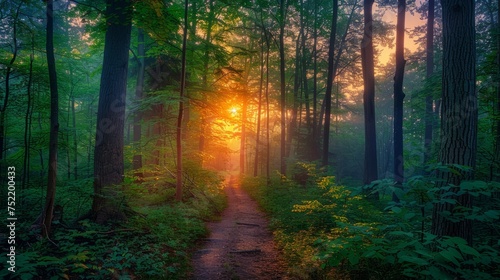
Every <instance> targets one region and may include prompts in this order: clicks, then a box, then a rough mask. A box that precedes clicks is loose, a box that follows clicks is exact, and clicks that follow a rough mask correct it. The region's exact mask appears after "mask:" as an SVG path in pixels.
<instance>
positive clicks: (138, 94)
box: [132, 28, 146, 178]
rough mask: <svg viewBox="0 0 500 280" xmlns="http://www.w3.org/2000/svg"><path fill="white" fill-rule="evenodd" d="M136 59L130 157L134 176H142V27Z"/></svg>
mask: <svg viewBox="0 0 500 280" xmlns="http://www.w3.org/2000/svg"><path fill="white" fill-rule="evenodd" d="M137 55H138V58H137V61H138V66H139V69H138V70H137V83H136V86H135V102H136V103H137V104H136V105H137V107H136V111H135V114H134V146H135V149H134V150H135V155H134V158H133V159H132V165H133V166H132V167H133V169H134V170H135V176H136V177H138V178H141V177H142V176H143V174H142V172H141V171H140V170H141V168H142V151H141V144H140V141H141V136H142V127H141V121H142V112H141V110H140V109H139V106H138V105H139V104H138V103H139V102H140V101H141V99H142V95H143V91H144V70H145V55H146V52H145V48H144V31H143V30H142V28H139V29H138V30H137Z"/></svg>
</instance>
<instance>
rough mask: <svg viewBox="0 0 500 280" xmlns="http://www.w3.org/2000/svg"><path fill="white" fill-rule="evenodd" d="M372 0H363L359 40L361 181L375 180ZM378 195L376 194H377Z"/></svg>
mask: <svg viewBox="0 0 500 280" xmlns="http://www.w3.org/2000/svg"><path fill="white" fill-rule="evenodd" d="M372 8H373V0H364V3H363V10H364V34H363V40H362V41H361V64H362V68H363V86H364V89H363V108H364V118H365V160H364V178H363V183H364V184H369V183H370V182H372V181H375V180H377V178H378V174H377V170H378V167H377V133H376V129H375V70H374V61H373V60H374V59H373V16H372ZM377 197H378V195H377Z"/></svg>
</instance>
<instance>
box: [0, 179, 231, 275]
mask: <svg viewBox="0 0 500 280" xmlns="http://www.w3.org/2000/svg"><path fill="white" fill-rule="evenodd" d="M192 174H197V175H198V177H194V178H191V179H190V182H191V183H189V184H186V186H187V188H188V190H189V191H188V193H189V194H190V197H187V195H186V198H185V200H184V202H183V203H173V201H174V192H175V189H173V188H170V187H167V186H169V185H171V184H172V182H171V181H172V179H170V178H157V179H156V180H153V181H151V182H142V183H141V184H137V183H135V182H132V180H130V179H129V180H126V181H128V182H125V184H124V189H125V190H126V191H124V192H122V193H121V194H122V195H121V197H122V199H123V200H122V201H121V202H117V204H118V205H121V206H122V207H123V208H125V209H127V210H126V211H128V213H129V216H130V218H129V220H128V221H127V222H125V223H120V224H118V223H115V224H113V223H112V224H107V225H98V224H95V223H92V222H90V221H89V220H80V221H76V219H77V218H78V217H79V216H78V214H81V213H82V209H88V208H89V207H90V205H89V204H90V199H84V200H82V203H76V202H73V203H69V202H70V200H66V199H65V198H67V197H68V198H69V197H88V198H90V194H91V188H90V186H91V184H90V183H87V184H85V186H86V187H84V188H82V187H81V186H80V187H78V188H77V187H76V186H69V187H68V188H61V189H60V192H59V194H58V195H59V198H58V201H60V202H65V201H66V202H68V203H66V204H65V206H64V208H60V209H64V216H63V215H62V212H57V211H56V215H55V219H56V220H55V221H54V222H53V226H54V228H55V230H54V234H53V236H51V238H50V239H41V238H40V237H41V236H39V235H38V234H37V232H36V231H34V230H32V231H31V232H28V231H24V230H23V231H21V230H19V231H18V234H19V235H18V238H17V240H16V241H17V244H18V247H17V249H16V250H17V251H16V255H17V259H16V268H17V269H16V273H15V274H14V273H10V271H8V270H2V272H0V278H2V279H182V278H185V277H186V275H187V273H188V272H189V271H190V269H191V268H190V254H191V251H192V250H193V248H194V247H193V245H194V244H196V241H197V240H198V239H199V238H200V237H203V236H205V235H206V234H207V232H206V228H205V224H204V222H205V221H207V220H209V219H214V217H216V216H217V214H218V213H219V212H220V210H222V209H223V208H224V207H225V199H224V198H225V197H224V196H223V195H222V192H221V188H220V187H221V186H222V181H221V180H220V178H219V176H218V175H217V174H216V173H215V172H208V171H203V170H198V172H196V173H192ZM77 191H79V193H78V195H76V193H75V192H77ZM24 198H25V199H26V200H28V199H30V200H33V201H34V200H37V199H40V196H39V194H38V196H37V194H36V193H31V194H27V195H25V196H24ZM125 201H129V202H130V203H128V205H124V202H125ZM26 203H27V204H28V203H29V202H28V201H26ZM38 213H39V212H38V211H37V209H32V211H30V212H28V213H26V214H24V215H23V217H19V220H22V221H26V222H24V223H22V224H20V225H19V228H21V229H26V228H30V226H31V224H30V223H31V222H32V221H33V219H36V216H35V215H37V214H38ZM58 214H60V215H58ZM63 217H64V218H63ZM70 221H71V222H70ZM1 242H2V243H3V242H5V243H6V240H2V241H1ZM0 261H1V262H2V263H6V261H7V260H6V254H2V255H1V256H0Z"/></svg>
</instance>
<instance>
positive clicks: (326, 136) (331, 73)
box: [322, 0, 340, 166]
mask: <svg viewBox="0 0 500 280" xmlns="http://www.w3.org/2000/svg"><path fill="white" fill-rule="evenodd" d="M338 9H339V1H338V0H333V16H332V27H331V30H330V46H329V47H328V74H327V78H326V93H325V126H324V128H323V157H322V165H323V166H327V165H328V155H329V152H328V148H329V146H330V121H331V110H332V87H333V78H334V77H335V69H334V67H335V66H334V57H335V55H334V53H335V38H336V36H337V19H338ZM339 51H340V50H339Z"/></svg>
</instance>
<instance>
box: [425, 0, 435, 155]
mask: <svg viewBox="0 0 500 280" xmlns="http://www.w3.org/2000/svg"><path fill="white" fill-rule="evenodd" d="M428 5H429V7H428V13H427V34H426V38H427V40H426V47H425V49H426V53H427V56H426V76H427V79H430V78H431V77H432V74H433V73H434V0H429V1H428ZM432 99H433V98H432V92H429V93H428V94H427V96H426V97H425V136H424V137H425V138H424V141H425V142H424V149H425V151H424V163H427V162H428V161H429V159H430V157H431V147H432V134H433V127H434V112H433V109H432V105H433V100H432Z"/></svg>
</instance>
